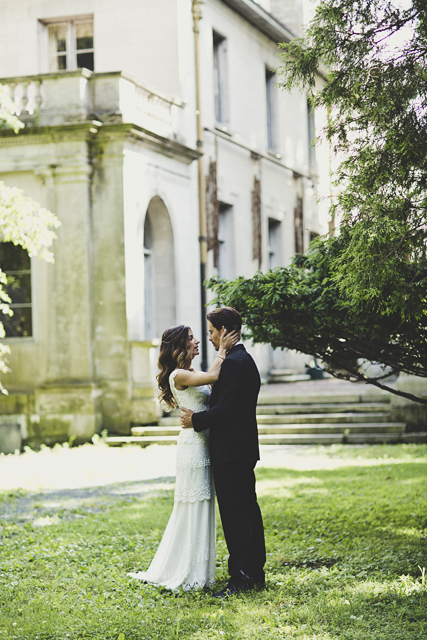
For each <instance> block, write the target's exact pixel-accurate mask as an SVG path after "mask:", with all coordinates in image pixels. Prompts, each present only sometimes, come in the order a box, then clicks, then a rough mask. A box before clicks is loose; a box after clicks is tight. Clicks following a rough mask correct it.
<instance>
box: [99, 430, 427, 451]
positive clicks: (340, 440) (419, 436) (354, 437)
mask: <svg viewBox="0 0 427 640" xmlns="http://www.w3.org/2000/svg"><path fill="white" fill-rule="evenodd" d="M105 442H106V443H107V444H108V445H109V446H111V447H120V446H123V445H127V444H134V445H135V444H136V445H139V446H142V447H147V446H148V445H150V444H159V445H160V444H162V445H164V444H176V436H110V437H108V438H106V439H105ZM259 442H260V444H262V445H290V444H323V445H328V444H394V443H399V442H404V443H420V442H422V443H424V442H427V432H418V433H400V432H389V431H386V432H378V431H377V432H374V433H287V434H282V435H280V434H260V436H259Z"/></svg>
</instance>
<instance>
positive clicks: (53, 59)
mask: <svg viewBox="0 0 427 640" xmlns="http://www.w3.org/2000/svg"><path fill="white" fill-rule="evenodd" d="M47 30H48V36H49V70H50V71H75V70H76V69H82V68H83V67H85V68H86V69H90V70H91V71H93V70H94V48H93V20H92V19H87V18H86V19H81V20H69V21H66V22H65V21H64V22H57V23H52V24H48V25H47Z"/></svg>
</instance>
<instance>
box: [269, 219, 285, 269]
mask: <svg viewBox="0 0 427 640" xmlns="http://www.w3.org/2000/svg"><path fill="white" fill-rule="evenodd" d="M267 224H268V229H267V231H268V233H267V238H268V268H269V269H275V268H276V267H281V266H283V260H282V255H283V252H282V229H283V227H282V221H281V220H278V219H277V218H272V217H270V216H269V217H268V222H267ZM272 263H273V264H272ZM274 263H276V264H274Z"/></svg>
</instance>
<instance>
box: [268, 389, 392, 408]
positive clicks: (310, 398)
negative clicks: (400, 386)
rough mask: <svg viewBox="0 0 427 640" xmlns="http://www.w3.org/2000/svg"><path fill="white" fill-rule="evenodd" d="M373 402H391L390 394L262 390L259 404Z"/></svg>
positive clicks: (386, 403)
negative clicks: (272, 392) (303, 392)
mask: <svg viewBox="0 0 427 640" xmlns="http://www.w3.org/2000/svg"><path fill="white" fill-rule="evenodd" d="M359 402H361V403H372V402H380V403H382V404H385V405H389V404H390V394H388V393H387V392H386V391H384V392H372V393H364V394H361V393H335V394H334V393H328V394H310V395H308V394H306V395H302V394H295V395H289V396H288V395H286V396H285V395H280V396H279V395H272V394H267V393H263V392H262V390H261V393H260V396H259V398H258V404H259V405H265V404H267V405H287V404H298V405H299V404H305V405H310V404H347V403H359Z"/></svg>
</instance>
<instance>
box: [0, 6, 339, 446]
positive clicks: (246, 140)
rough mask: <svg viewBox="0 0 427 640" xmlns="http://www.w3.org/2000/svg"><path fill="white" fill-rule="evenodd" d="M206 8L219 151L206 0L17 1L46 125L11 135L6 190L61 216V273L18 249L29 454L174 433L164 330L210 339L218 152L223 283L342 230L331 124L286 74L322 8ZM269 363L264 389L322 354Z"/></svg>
mask: <svg viewBox="0 0 427 640" xmlns="http://www.w3.org/2000/svg"><path fill="white" fill-rule="evenodd" d="M307 5H308V3H307ZM285 9H286V10H285ZM201 11H202V19H201V21H200V49H199V60H200V74H199V80H200V92H201V106H200V112H201V114H200V116H201V120H202V124H203V141H202V142H203V146H202V145H201V143H200V141H199V142H198V140H197V131H196V88H197V82H196V68H195V46H194V38H193V14H192V2H191V0H156V1H155V2H153V0H122V2H120V3H117V2H115V0H72V1H71V0H21V1H20V2H19V3H17V2H14V1H13V0H0V12H1V15H2V20H1V21H0V69H1V76H2V79H0V83H1V84H4V85H6V86H7V87H8V89H9V92H10V95H11V96H12V97H13V98H14V100H15V101H16V103H17V105H18V108H19V109H20V118H21V119H22V120H23V121H24V122H25V124H26V127H25V129H24V130H23V131H22V132H21V133H20V134H19V135H18V136H16V135H15V134H13V133H12V132H8V131H1V132H0V180H1V181H3V182H5V183H6V184H8V185H13V186H17V187H20V188H22V189H24V191H25V192H26V194H28V195H30V196H32V197H33V198H34V199H35V200H37V201H38V202H40V203H41V204H42V205H43V206H46V207H48V208H49V209H50V210H52V211H54V212H55V213H56V214H57V216H58V217H59V219H60V221H61V227H60V228H59V229H58V233H57V235H58V239H57V240H56V241H55V244H54V247H53V251H54V256H55V263H54V264H53V265H51V264H46V263H42V262H41V261H39V260H37V259H36V258H32V259H31V260H30V261H28V264H25V265H24V262H22V260H24V258H22V256H21V257H20V256H19V255H17V254H16V252H15V253H14V251H15V250H12V248H10V247H9V248H7V247H6V248H5V251H4V252H3V253H4V255H5V256H6V257H5V258H4V261H5V264H2V268H3V269H4V270H5V271H6V272H7V271H9V272H10V273H14V274H15V275H16V274H17V275H16V277H17V278H18V281H19V287H18V288H17V295H16V298H15V299H13V303H14V308H15V316H14V320H13V321H12V322H11V324H10V326H8V327H7V337H6V339H5V341H6V343H8V344H10V346H11V357H10V369H11V372H10V373H9V374H7V375H5V376H4V380H3V384H4V386H5V387H6V388H7V389H8V390H9V394H10V395H9V396H8V397H6V396H5V397H3V398H1V400H0V423H3V424H19V425H20V432H21V435H22V438H23V441H24V442H35V441H38V442H47V443H53V442H56V441H64V440H68V439H69V438H70V437H75V438H76V439H77V441H79V440H85V439H88V438H90V437H91V436H92V435H93V434H94V433H95V432H98V431H100V429H102V428H106V429H108V430H109V431H110V432H115V433H123V434H126V433H128V432H129V429H130V425H131V424H132V423H134V424H135V423H136V424H148V423H153V422H155V420H156V416H157V415H158V407H157V402H156V399H155V390H154V387H155V373H156V358H157V348H158V340H159V337H160V335H161V333H162V331H163V330H164V329H165V328H166V327H168V326H171V325H173V324H181V323H185V324H189V325H191V326H192V328H193V330H194V331H195V332H196V335H197V334H199V333H200V332H201V331H202V330H204V329H203V323H202V311H201V302H200V296H201V294H200V290H201V286H200V268H199V264H200V262H199V260H200V258H199V234H200V232H199V201H198V162H199V158H200V157H202V158H203V171H204V174H205V184H206V215H207V223H208V243H209V252H208V265H207V275H212V274H214V273H219V274H220V275H221V276H224V277H226V278H233V277H236V276H238V275H244V276H247V277H249V276H251V275H253V274H254V273H255V272H256V271H257V270H258V269H262V270H265V269H267V268H269V267H274V266H278V265H285V264H288V263H289V261H290V259H291V258H292V256H293V254H294V253H295V251H296V250H299V251H304V250H305V249H306V248H307V246H308V244H309V242H310V240H311V238H312V237H314V236H315V235H317V234H320V233H324V232H325V231H326V230H327V204H322V202H320V204H319V203H318V202H317V198H318V196H319V195H320V196H328V195H329V164H328V163H329V159H328V150H327V149H322V148H320V149H316V150H314V149H313V148H312V147H310V141H311V139H312V138H313V137H314V135H315V133H316V131H318V130H319V129H320V127H321V125H322V121H321V115H318V114H316V119H315V118H314V114H313V113H312V112H311V111H310V109H309V108H308V105H307V97H306V96H305V95H303V94H294V95H290V94H286V93H285V92H283V91H281V90H280V89H278V88H277V86H276V83H277V77H276V75H275V72H274V69H275V68H276V67H277V66H278V64H279V62H280V61H279V58H278V53H279V48H278V46H277V43H278V42H284V41H288V40H289V39H291V38H293V37H294V35H295V32H297V31H298V29H299V28H300V20H301V19H304V15H305V14H304V11H306V4H305V2H299V0H283V2H282V1H279V0H271V1H269V0H264V1H261V0H260V1H259V2H254V1H253V0H205V2H204V3H203V5H201ZM275 12H276V13H275ZM286 16H287V17H288V19H289V20H290V21H291V22H292V21H293V24H292V27H293V31H292V30H291V29H290V28H289V27H288V26H287V25H286V24H284V22H283V20H285V19H286ZM202 153H203V155H201V154H202ZM9 249H10V250H9ZM12 254H13V255H12ZM2 255H3V254H2ZM7 256H9V258H8V257H7ZM10 256H12V257H10ZM14 256H15V257H14ZM21 258H22V260H21ZM7 260H9V264H7ZM14 261H15V262H14ZM20 261H21V262H20ZM15 263H16V264H15ZM16 265H18V267H19V269H18V267H17V266H16ZM20 265H21V266H20ZM22 265H24V266H25V267H26V268H25V269H24V268H21V267H22ZM18 271H19V273H18ZM18 289H19V291H18ZM251 350H252V353H253V355H254V357H255V358H256V360H257V363H258V365H259V367H260V370H261V373H262V375H263V376H264V377H266V376H267V375H268V372H269V370H270V369H271V367H287V368H291V369H294V370H295V371H300V370H302V369H303V368H304V363H305V361H306V358H304V357H303V356H300V355H297V354H293V353H290V352H277V353H273V352H272V350H271V349H270V348H269V347H268V346H257V347H254V348H251Z"/></svg>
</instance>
